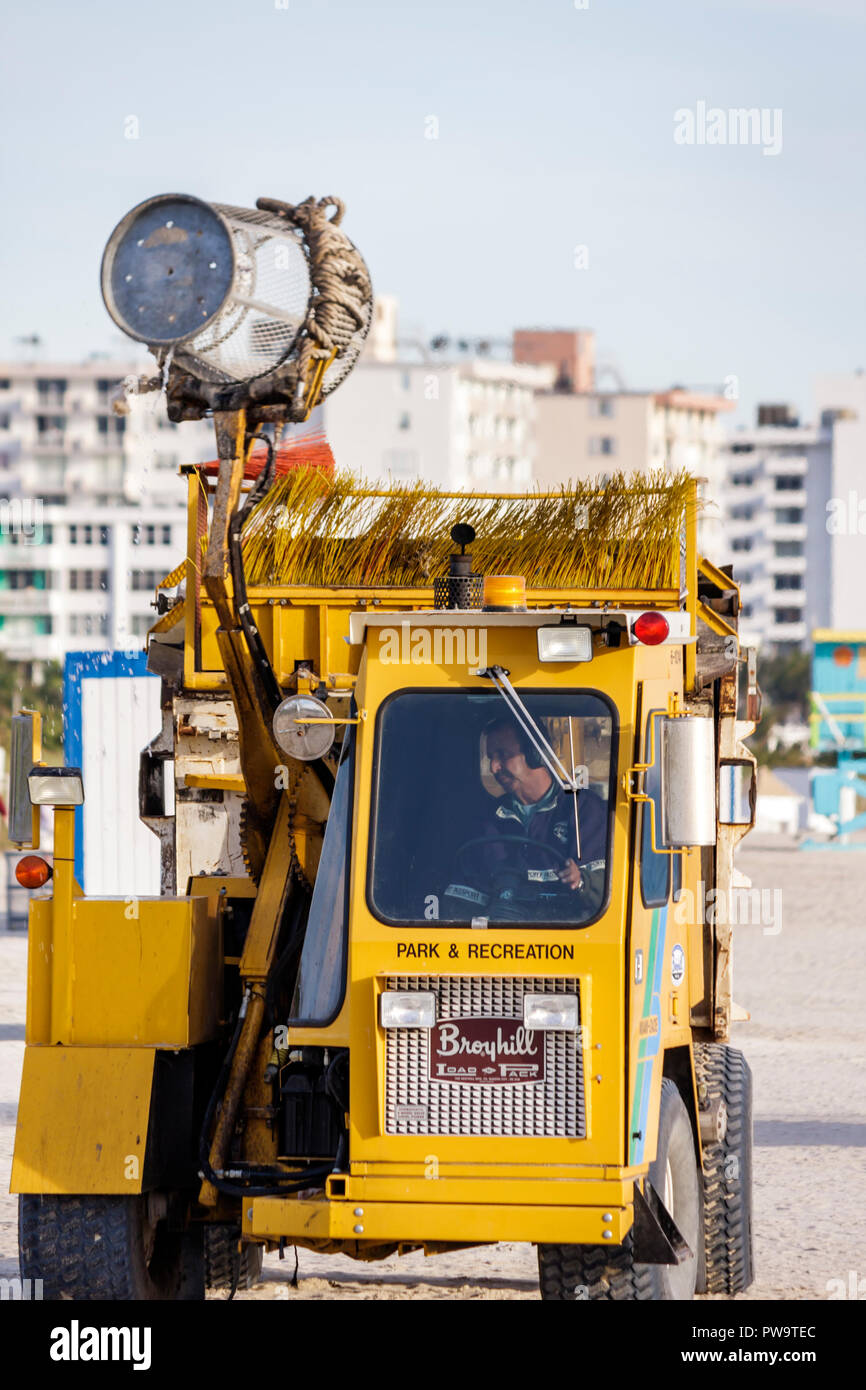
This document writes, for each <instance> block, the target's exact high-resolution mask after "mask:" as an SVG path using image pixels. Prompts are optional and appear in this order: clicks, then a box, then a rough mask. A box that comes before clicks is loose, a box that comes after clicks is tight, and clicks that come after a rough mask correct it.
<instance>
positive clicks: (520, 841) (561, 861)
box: [454, 835, 569, 869]
mask: <svg viewBox="0 0 866 1390" xmlns="http://www.w3.org/2000/svg"><path fill="white" fill-rule="evenodd" d="M479 845H484V846H487V845H529V846H530V848H531V849H540V850H544V852H545V853H546V854H549V855H550V857H551V859H553V860H554V861H555V863H554V867H556V868H560V869H564V868H565V866H566V864H567V863H568V858H569V856H568V855H565V854H563V853H562V852H561V851H560V850H558V849H556V847H555V846H554V845H548V844H545V843H544V841H543V840H533V839H532V837H531V836H530V835H481V836H479V837H477V838H476V839H474V840H466V841H464V843H463V844H462V845H461V846H460V848H459V849H458V850H457V851H456V853H455V855H454V859H455V861H456V863H457V864H458V865H459V864H460V857H461V855H463V854H466V853H467V852H468V851H469V850H470V849H477V848H478V846H479ZM496 867H497V868H501V869H507V868H508V867H510V866H509V865H508V864H501V865H497V866H496Z"/></svg>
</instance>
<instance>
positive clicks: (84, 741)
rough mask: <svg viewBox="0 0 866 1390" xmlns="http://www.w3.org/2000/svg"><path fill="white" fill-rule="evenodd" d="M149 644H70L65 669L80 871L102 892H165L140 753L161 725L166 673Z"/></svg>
mask: <svg viewBox="0 0 866 1390" xmlns="http://www.w3.org/2000/svg"><path fill="white" fill-rule="evenodd" d="M146 661H147V657H146V653H144V652H93V651H90V652H69V653H68V654H67V656H66V661H65V666H64V676H63V729H64V748H65V757H66V762H67V764H68V765H70V766H80V767H81V771H82V775H83V778H84V805H83V806H81V807H79V808H78V810H77V811H76V813H75V814H76V847H75V876H76V878H77V879H78V882H79V883H80V884H81V886H82V888H83V889H84V891H85V893H88V894H90V895H91V896H96V897H114V896H118V897H131V896H150V895H158V893H159V840H158V839H157V837H156V836H155V835H154V834H153V832H152V831H150V830H148V828H147V826H146V825H142V823H141V821H140V820H139V818H138V759H139V753H140V752H141V750H142V749H143V748H144V747H145V746H146V745H147V744H148V743H149V742H150V740H151V739H152V738H153V737H154V736H155V735H156V734H158V733H159V730H160V725H161V715H160V706H159V697H160V681H159V679H158V677H156V676H152V675H150V674H149V673H148V672H147V668H146Z"/></svg>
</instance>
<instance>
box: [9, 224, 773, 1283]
mask: <svg viewBox="0 0 866 1390" xmlns="http://www.w3.org/2000/svg"><path fill="white" fill-rule="evenodd" d="M302 206H303V205H302ZM182 214H183V209H181V210H180V211H175V212H174V213H173V216H172V217H170V218H166V216H165V209H164V208H163V209H161V213H160V215H161V216H162V219H163V222H162V223H161V224H160V226H163V225H164V224H165V223H166V222H171V223H175V222H176V221H177V220H178V219H179V218H181V216H182ZM198 215H199V214H198V212H196V216H198ZM136 230H137V228H136ZM157 230H159V228H158V229H157ZM172 230H173V228H172V227H168V231H169V232H171V231H172ZM148 235H149V236H154V235H155V233H154V232H153V231H151V232H150V233H148ZM160 235H162V234H160ZM146 240H147V238H146V237H144V236H142V237H141V238H139V244H141V243H142V242H145V241H146ZM154 244H155V245H156V246H157V247H162V248H163V250H164V247H165V246H166V245H167V246H168V248H169V252H165V254H169V253H170V254H171V255H172V256H174V255H176V254H177V245H178V243H177V240H176V239H173V238H172V237H165V236H163V237H162V240H160V239H159V237H158V238H157V240H156V242H155V243H154ZM161 254H162V252H161ZM121 268H122V267H121ZM126 273H129V272H126ZM248 297H251V296H249V295H248ZM319 360H320V361H322V360H324V359H319ZM173 369H174V368H173ZM303 380H306V378H303ZM181 384H182V383H181ZM176 385H177V383H176ZM178 390H180V388H179V387H178V388H177V390H176V391H175V395H174V397H173V396H172V387H171V383H170V385H169V400H170V402H171V401H173V402H174V406H173V408H174V409H175V410H176V411H177V412H178V413H182V412H181V407H180V406H179V405H178V400H179V399H180V397H179V395H178ZM211 405H212V408H214V413H215V418H216V428H217V441H218V445H219V470H218V474H217V475H216V476H214V474H213V473H212V472H210V471H209V470H208V469H207V468H206V467H203V466H196V467H191V468H188V469H186V470H185V472H186V476H187V485H188V496H189V529H188V549H187V558H186V560H185V562H184V563H183V564H182V566H180V567H179V569H178V571H175V572H174V573H173V574H172V575H170V576H168V577H167V580H166V581H165V598H166V600H167V604H166V603H164V604H163V606H165V607H166V611H165V612H164V613H163V616H162V617H161V618H159V620H158V621H157V623H156V624H155V627H154V629H153V630H152V633H151V638H150V646H149V651H150V666H151V669H152V670H154V671H156V672H158V673H159V674H160V675H161V676H162V709H163V726H162V730H161V732H160V733H159V735H158V736H157V737H156V738H155V739H154V740H153V741H152V742H151V744H150V745H149V746H148V748H147V749H145V751H144V752H143V754H142V760H141V777H140V802H141V805H140V810H141V814H142V817H143V818H144V819H145V821H146V822H147V823H148V824H149V825H150V826H151V827H152V829H153V830H154V832H155V833H156V834H158V835H159V837H160V842H161V852H162V887H163V891H162V895H161V896H159V897H157V898H152V899H139V900H118V899H108V900H100V899H95V898H89V897H85V896H83V895H82V893H81V890H80V888H79V886H78V885H77V883H76V882H75V879H74V874H73V863H74V852H73V843H72V840H73V815H74V811H73V806H74V803H75V802H77V801H79V800H80V797H81V795H82V790H81V785H80V780H81V779H80V775H79V774H77V772H76V770H75V769H68V768H67V769H47V768H43V767H41V766H39V765H38V757H36V758H34V759H33V761H34V762H35V763H36V765H35V766H34V767H33V768H32V770H30V769H29V768H28V767H27V763H28V761H29V760H28V758H27V757H25V756H24V755H23V754H21V755H20V756H19V758H18V760H17V776H16V777H14V778H13V782H14V783H15V785H14V786H13V789H12V790H13V793H14V795H15V797H16V802H17V805H18V806H19V807H21V808H22V809H21V810H20V811H19V815H23V816H26V814H27V806H26V798H27V797H28V796H29V798H30V800H31V802H32V803H33V804H36V803H39V804H49V805H53V806H54V807H55V813H54V814H55V860H54V878H53V886H52V888H51V891H50V893H46V894H44V895H42V896H37V897H35V898H34V900H33V902H32V906H31V918H30V954H29V978H28V1012H27V1048H26V1053H25V1059H24V1071H23V1079H22V1091H21V1105H20V1111H19V1122H18V1132H17V1137H16V1146H15V1157H14V1165H13V1176H12V1186H13V1190H14V1191H16V1192H18V1193H20V1194H21V1199H20V1200H21V1236H20V1243H21V1269H22V1276H23V1277H24V1278H30V1279H37V1278H39V1279H42V1280H43V1287H44V1292H45V1295H46V1297H54V1298H58V1297H71V1298H73V1299H109V1298H122V1299H138V1298H153V1299H159V1298H162V1299H165V1298H202V1297H204V1293H205V1288H206V1287H207V1286H210V1287H226V1286H232V1285H233V1286H237V1285H238V1284H244V1283H248V1282H249V1281H250V1280H251V1279H253V1278H254V1277H255V1275H256V1273H257V1270H258V1268H259V1266H260V1260H261V1252H262V1251H263V1249H278V1248H279V1249H282V1248H283V1247H284V1246H285V1245H286V1244H289V1245H295V1246H301V1247H306V1248H308V1249H312V1250H318V1251H328V1252H333V1251H340V1252H343V1253H346V1254H349V1255H351V1256H354V1257H356V1258H358V1259H362V1260H375V1259H380V1258H383V1257H385V1256H387V1255H389V1254H391V1253H393V1252H395V1251H400V1252H403V1251H407V1250H416V1249H421V1250H424V1251H426V1252H427V1253H429V1254H433V1253H436V1252H438V1251H442V1250H446V1249H454V1248H458V1247H460V1246H467V1245H477V1244H481V1243H486V1242H497V1241H525V1242H530V1243H532V1244H535V1245H536V1246H537V1247H538V1255H539V1269H540V1287H541V1293H542V1296H543V1297H545V1298H553V1299H582V1298H587V1299H628V1298H633V1299H659V1298H690V1297H691V1296H692V1295H693V1293H694V1292H695V1290H698V1291H701V1290H707V1289H708V1290H710V1291H713V1292H727V1293H734V1292H736V1291H738V1290H740V1289H743V1288H745V1287H746V1286H747V1285H748V1284H749V1283H750V1281H751V1278H752V1235H751V1092H750V1076H749V1070H748V1067H747V1065H746V1063H745V1060H744V1058H743V1057H742V1054H741V1053H739V1052H738V1051H736V1050H734V1049H732V1048H730V1047H729V1046H728V1044H727V1039H728V1036H729V1026H730V1022H731V1019H732V1017H733V1016H734V1014H733V1005H732V996H731V931H730V926H729V914H726V913H725V912H724V911H713V912H709V913H708V912H706V911H705V907H704V905H705V903H706V902H707V901H708V900H710V901H712V902H715V903H720V902H723V901H725V900H729V895H730V892H731V890H732V888H733V887H734V869H733V850H734V845H735V843H736V841H737V840H738V839H739V838H740V837H741V836H742V835H743V834H744V833H745V832H746V830H747V829H748V826H749V821H750V818H751V816H750V812H749V811H746V812H742V811H741V812H740V813H739V814H737V813H736V812H732V811H730V810H729V809H728V806H729V804H730V803H731V802H732V801H733V800H734V798H733V797H732V796H730V795H729V791H728V788H729V784H730V783H731V782H732V780H733V779H734V778H735V777H736V776H739V777H742V774H743V773H744V772H745V774H746V780H747V781H748V784H749V796H748V801H749V805H750V807H751V806H752V805H753V799H754V798H753V791H752V787H753V775H752V774H753V760H752V759H751V757H750V755H749V754H748V752H747V751H746V749H745V748H744V746H743V744H742V741H741V740H742V738H743V737H744V736H746V735H747V734H748V733H749V732H750V730H751V727H752V725H751V723H748V722H745V721H741V720H740V719H739V718H738V713H737V701H738V685H739V682H738V675H739V673H740V668H741V665H742V664H743V660H744V658H743V655H742V654H741V652H740V649H739V646H738V641H737V635H736V627H737V606H738V593H737V590H736V586H735V585H734V583H733V582H732V580H731V578H730V576H729V575H728V574H727V573H725V572H723V571H721V570H718V569H717V568H715V567H714V566H713V565H711V564H709V563H708V562H706V561H705V560H703V559H701V557H700V556H699V554H698V550H697V515H698V498H697V486H696V484H695V482H694V481H693V480H690V479H688V478H685V477H670V476H668V477H665V476H659V477H656V478H652V479H647V478H636V479H633V480H631V481H629V480H626V479H624V478H616V479H614V480H612V481H611V482H609V483H607V484H606V485H605V486H604V487H594V486H591V485H589V484H575V485H574V486H573V487H572V488H569V489H564V490H562V491H560V492H558V493H555V494H549V495H548V494H541V493H533V494H531V495H529V496H526V497H515V496H511V495H509V496H496V495H490V496H481V495H472V496H465V495H453V494H452V495H449V494H444V493H441V492H437V491H435V490H433V489H430V488H426V487H424V486H421V485H417V486H407V487H402V488H393V489H388V490H378V489H376V488H373V487H369V486H364V485H361V484H359V483H357V482H356V481H354V480H353V479H352V478H351V477H349V476H346V475H341V474H338V475H336V476H335V475H333V474H332V473H330V472H328V471H326V470H325V471H323V470H321V469H316V468H312V467H304V466H302V467H299V468H296V469H292V470H291V471H289V472H287V473H286V474H285V476H283V477H281V478H280V477H278V476H277V473H276V469H277V462H278V459H277V453H278V451H276V452H275V450H274V447H273V443H272V441H271V440H270V439H269V438H267V437H265V436H262V435H261V434H256V431H257V430H260V428H261V425H262V423H267V421H268V419H271V420H274V419H279V418H285V411H284V414H283V416H282V417H280V415H279V409H280V407H279V403H277V404H276V405H274V404H273V402H271V403H269V402H268V401H267V400H266V401H265V402H264V404H258V405H250V407H249V411H247V409H246V408H237V407H236V406H234V405H232V403H231V402H229V404H228V406H227V407H226V408H225V409H223V408H221V405H220V400H217V401H216V404H215V405H214V403H213V402H211ZM229 407H231V408H229ZM268 411H271V414H270V416H269V415H268V413H267V412H268ZM256 439H261V441H262V442H261V443H260V444H258V445H257V444H256ZM295 459H296V461H297V462H300V463H301V464H303V462H304V445H303V443H301V444H300V445H299V446H298V447H297V449H296V450H295ZM467 548H468V553H467ZM744 685H745V686H746V687H747V688H748V699H749V706H750V708H749V710H748V715H749V719H750V720H754V719H755V718H756V717H757V708H756V705H757V692H756V689H755V686H754V676H753V669H752V675H751V677H750V678H749V679H748V680H747V681H745V682H744ZM25 718H26V716H25ZM24 732H26V726H23V728H22V737H23V733H24ZM28 773H29V776H28ZM720 787H721V788H722V789H723V792H722V796H721V801H720ZM172 793H173V794H172ZM13 809H14V808H13ZM19 823H20V822H19ZM25 838H26V837H25ZM710 890H712V894H713V896H712V897H711V896H710ZM725 895H727V897H726V896H725Z"/></svg>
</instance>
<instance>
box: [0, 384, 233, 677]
mask: <svg viewBox="0 0 866 1390" xmlns="http://www.w3.org/2000/svg"><path fill="white" fill-rule="evenodd" d="M141 373H142V364H141V363H140V362H132V361H128V362H127V361H107V360H94V361H91V362H86V363H51V364H48V363H21V362H16V363H5V364H3V363H0V651H2V652H3V653H5V654H6V655H7V656H8V657H10V658H12V659H14V660H20V661H30V660H33V661H43V660H60V659H62V657H63V655H64V653H65V652H67V651H70V650H80V649H83V648H95V649H97V650H105V651H109V650H113V649H124V648H130V647H135V648H138V647H140V646H141V645H142V638H143V635H144V633H145V632H146V631H147V628H148V627H149V626H150V624H151V623H152V622H153V619H154V611H153V608H152V606H151V604H152V600H153V588H154V586H155V584H156V583H157V582H158V581H159V580H160V579H161V578H162V577H163V576H164V575H165V574H166V573H167V572H168V571H169V570H171V569H173V568H174V566H175V565H176V564H177V563H178V561H179V560H180V559H181V558H182V557H183V556H184V554H185V553H186V511H185V499H186V491H185V484H184V482H183V480H182V479H181V478H180V477H179V476H178V467H179V465H180V464H181V463H184V462H196V461H198V460H200V459H204V458H209V457H213V453H214V445H213V430H212V426H211V425H210V424H209V423H206V422H201V423H198V422H197V423H192V424H184V425H183V426H182V427H178V426H174V425H171V424H170V423H169V421H168V419H167V418H166V415H165V410H164V404H163V401H162V398H161V397H160V396H159V395H158V394H156V393H154V394H151V395H145V396H137V397H132V398H131V400H130V401H129V411H128V413H127V414H125V415H118V414H116V413H115V411H114V409H113V402H114V399H115V397H116V395H117V393H118V388H119V386H120V383H122V382H123V380H124V379H125V378H126V377H129V376H132V377H138V376H139V375H140V374H141Z"/></svg>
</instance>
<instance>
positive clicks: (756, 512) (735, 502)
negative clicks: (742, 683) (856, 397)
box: [722, 407, 833, 650]
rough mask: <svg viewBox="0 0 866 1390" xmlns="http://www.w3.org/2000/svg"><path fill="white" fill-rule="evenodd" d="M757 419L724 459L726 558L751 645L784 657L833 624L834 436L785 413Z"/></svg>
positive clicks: (766, 412) (763, 412) (762, 413)
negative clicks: (830, 504)
mask: <svg viewBox="0 0 866 1390" xmlns="http://www.w3.org/2000/svg"><path fill="white" fill-rule="evenodd" d="M758 420H759V423H758V424H757V426H756V427H755V428H754V429H751V430H746V429H744V430H737V431H736V432H735V433H734V434H732V435H731V436H730V439H729V440H728V442H727V444H726V446H725V448H724V450H723V453H722V464H723V468H724V470H725V486H724V489H723V492H722V509H723V513H724V529H725V534H726V539H727V545H728V555H727V557H726V558H727V559H729V560H730V561H731V562H732V563H733V564H734V567H735V573H736V577H737V581H738V583H739V585H740V592H741V597H742V604H743V606H742V612H741V618H740V628H741V632H742V633H743V635H744V637H745V640H746V641H747V642H749V643H750V644H754V645H757V646H759V647H761V648H764V649H767V648H773V649H776V650H784V649H785V648H789V647H792V646H794V647H803V646H805V645H806V644H807V642H808V640H809V635H810V633H811V632H812V630H813V629H814V628H816V627H827V626H829V625H830V607H831V605H830V585H829V583H828V582H827V578H828V570H829V564H830V550H831V546H830V537H829V535H828V532H827V527H826V520H827V512H826V502H827V500H828V498H829V496H830V495H831V485H832V463H833V429H832V425H831V424H829V423H828V424H826V425H817V426H815V425H800V424H799V423H798V422H797V420H796V419H795V418H794V417H793V415H792V413H791V412H783V411H781V410H780V409H779V407H772V408H770V407H759V410H758Z"/></svg>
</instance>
